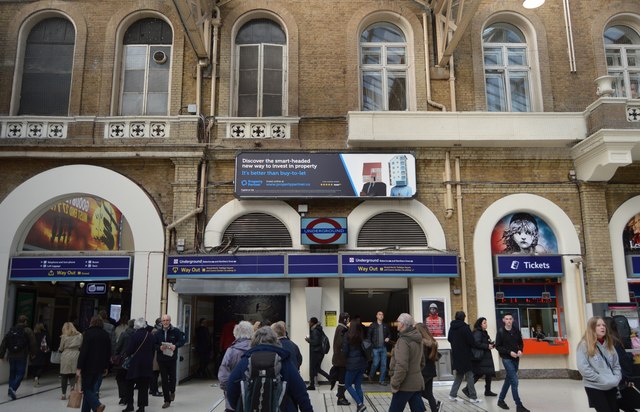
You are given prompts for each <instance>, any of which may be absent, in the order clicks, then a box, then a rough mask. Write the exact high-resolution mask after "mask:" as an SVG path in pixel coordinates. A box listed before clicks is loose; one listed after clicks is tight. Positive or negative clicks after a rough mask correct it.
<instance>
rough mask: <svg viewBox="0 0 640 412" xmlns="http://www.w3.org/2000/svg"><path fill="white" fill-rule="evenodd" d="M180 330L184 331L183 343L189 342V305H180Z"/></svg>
mask: <svg viewBox="0 0 640 412" xmlns="http://www.w3.org/2000/svg"><path fill="white" fill-rule="evenodd" d="M182 325H183V326H182V327H183V329H182V331H183V332H184V337H185V342H184V344H185V345H188V344H189V343H191V305H184V306H182Z"/></svg>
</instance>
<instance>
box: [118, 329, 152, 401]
mask: <svg viewBox="0 0 640 412" xmlns="http://www.w3.org/2000/svg"><path fill="white" fill-rule="evenodd" d="M133 329H134V330H135V331H134V332H133V334H132V335H131V338H130V339H129V342H128V344H127V351H126V353H127V355H128V356H129V357H130V358H131V362H130V364H129V369H127V407H126V408H125V409H124V410H123V411H122V412H132V411H133V391H134V388H137V389H138V409H137V410H136V412H144V410H145V408H146V407H147V406H148V405H149V380H150V379H151V376H152V375H153V355H154V352H155V351H154V349H155V347H154V345H155V344H154V340H153V335H152V333H151V332H150V331H149V330H148V329H147V322H146V321H145V320H144V318H138V319H136V320H135V321H134V323H133Z"/></svg>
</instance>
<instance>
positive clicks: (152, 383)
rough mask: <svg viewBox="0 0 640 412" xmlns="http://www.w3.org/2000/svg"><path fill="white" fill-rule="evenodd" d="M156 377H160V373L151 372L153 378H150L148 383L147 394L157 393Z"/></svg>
mask: <svg viewBox="0 0 640 412" xmlns="http://www.w3.org/2000/svg"><path fill="white" fill-rule="evenodd" d="M158 376H160V371H159V370H157V371H153V376H152V377H151V381H149V393H151V394H153V393H158Z"/></svg>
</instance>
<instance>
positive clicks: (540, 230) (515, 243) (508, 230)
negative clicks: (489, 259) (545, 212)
mask: <svg viewBox="0 0 640 412" xmlns="http://www.w3.org/2000/svg"><path fill="white" fill-rule="evenodd" d="M491 252H492V254H494V255H508V254H529V255H544V254H557V253H558V241H557V239H556V235H555V234H554V233H553V230H551V228H550V227H549V225H547V223H546V222H545V221H544V220H542V219H540V218H539V217H538V216H534V215H532V214H530V213H524V212H518V213H512V214H509V215H506V216H505V217H503V218H502V219H501V220H500V221H499V222H498V224H497V225H496V226H495V228H494V229H493V232H492V233H491Z"/></svg>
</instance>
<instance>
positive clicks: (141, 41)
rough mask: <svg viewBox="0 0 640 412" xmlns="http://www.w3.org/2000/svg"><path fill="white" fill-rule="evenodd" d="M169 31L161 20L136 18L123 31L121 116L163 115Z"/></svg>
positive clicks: (168, 60) (169, 44) (167, 78)
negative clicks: (136, 19) (135, 20)
mask: <svg viewBox="0 0 640 412" xmlns="http://www.w3.org/2000/svg"><path fill="white" fill-rule="evenodd" d="M172 43H173V31H172V30H171V27H170V26H169V25H168V24H167V23H166V22H165V21H163V20H160V19H156V18H147V19H142V20H138V21H137V22H135V23H134V24H132V25H131V27H129V28H128V29H127V31H126V33H125V35H124V40H123V44H124V51H123V59H122V60H123V76H122V85H121V87H122V97H121V101H120V114H121V115H122V116H136V115H157V116H166V115H167V113H168V101H169V74H170V73H169V68H170V67H171V45H172Z"/></svg>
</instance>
